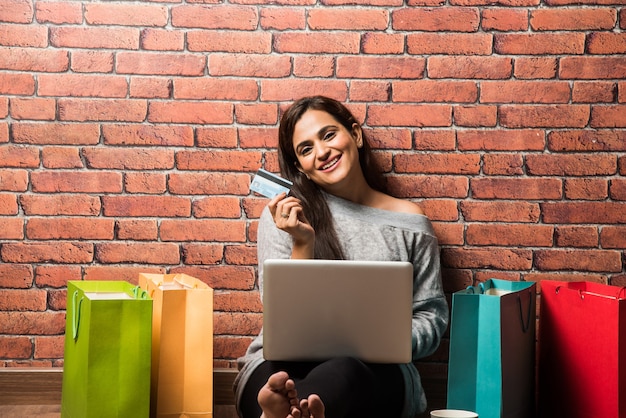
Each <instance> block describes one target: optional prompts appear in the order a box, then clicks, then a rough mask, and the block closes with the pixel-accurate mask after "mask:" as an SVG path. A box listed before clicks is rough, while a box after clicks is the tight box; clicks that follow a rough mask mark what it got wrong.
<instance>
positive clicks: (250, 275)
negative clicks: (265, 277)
mask: <svg viewBox="0 0 626 418" xmlns="http://www.w3.org/2000/svg"><path fill="white" fill-rule="evenodd" d="M171 272H172V273H174V274H176V273H185V274H188V275H190V276H193V277H196V278H198V279H200V280H202V281H203V282H205V283H206V284H208V285H209V286H210V287H212V288H213V289H232V290H253V289H254V286H255V283H256V280H255V276H256V275H255V273H254V267H252V266H228V265H217V266H192V267H172V269H171Z"/></svg>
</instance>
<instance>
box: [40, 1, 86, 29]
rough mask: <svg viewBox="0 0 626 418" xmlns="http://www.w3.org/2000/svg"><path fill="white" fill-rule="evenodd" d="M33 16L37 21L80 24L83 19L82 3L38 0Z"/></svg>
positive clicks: (56, 23)
mask: <svg viewBox="0 0 626 418" xmlns="http://www.w3.org/2000/svg"><path fill="white" fill-rule="evenodd" d="M35 16H36V18H37V22H39V23H52V24H55V25H62V24H75V25H76V24H80V23H81V22H82V21H83V9H82V5H81V4H79V3H76V2H71V1H38V2H37V3H35Z"/></svg>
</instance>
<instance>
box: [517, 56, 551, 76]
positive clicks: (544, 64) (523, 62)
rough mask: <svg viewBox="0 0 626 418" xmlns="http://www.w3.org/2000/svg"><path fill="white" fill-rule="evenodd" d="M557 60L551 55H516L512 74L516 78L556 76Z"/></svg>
mask: <svg viewBox="0 0 626 418" xmlns="http://www.w3.org/2000/svg"><path fill="white" fill-rule="evenodd" d="M557 68H558V60H557V59H556V58H552V57H517V58H515V66H514V70H513V75H514V76H515V78H517V79H521V80H530V79H550V78H556V72H557Z"/></svg>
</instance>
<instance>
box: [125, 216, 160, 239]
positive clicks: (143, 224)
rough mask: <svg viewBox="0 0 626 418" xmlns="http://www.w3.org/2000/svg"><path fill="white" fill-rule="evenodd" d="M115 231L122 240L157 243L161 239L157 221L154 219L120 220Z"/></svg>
mask: <svg viewBox="0 0 626 418" xmlns="http://www.w3.org/2000/svg"><path fill="white" fill-rule="evenodd" d="M115 231H116V232H115V236H116V237H117V239H120V240H132V241H156V240H158V237H159V227H158V225H157V221H156V220H152V219H150V220H148V219H119V220H117V221H116V222H115Z"/></svg>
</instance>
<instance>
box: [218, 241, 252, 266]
mask: <svg viewBox="0 0 626 418" xmlns="http://www.w3.org/2000/svg"><path fill="white" fill-rule="evenodd" d="M224 261H226V262H227V263H228V264H231V265H248V266H255V265H257V263H258V260H257V249H256V246H254V245H246V244H244V245H227V246H226V247H225V248H224Z"/></svg>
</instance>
